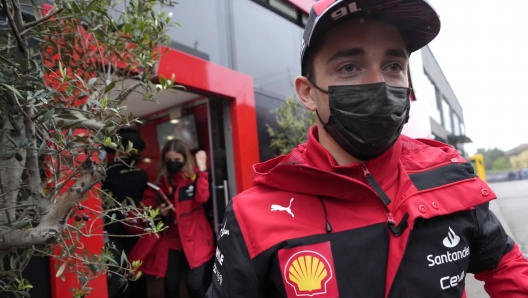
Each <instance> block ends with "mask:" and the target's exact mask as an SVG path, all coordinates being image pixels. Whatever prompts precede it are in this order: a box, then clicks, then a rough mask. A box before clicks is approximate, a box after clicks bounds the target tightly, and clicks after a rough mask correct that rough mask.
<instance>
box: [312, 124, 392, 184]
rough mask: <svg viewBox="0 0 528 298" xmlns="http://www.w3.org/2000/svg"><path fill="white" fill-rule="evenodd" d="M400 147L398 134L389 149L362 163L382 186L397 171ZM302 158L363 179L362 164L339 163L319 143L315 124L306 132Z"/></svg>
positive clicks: (335, 171)
mask: <svg viewBox="0 0 528 298" xmlns="http://www.w3.org/2000/svg"><path fill="white" fill-rule="evenodd" d="M401 148H402V140H401V136H400V137H399V138H398V140H397V141H396V143H394V145H393V146H392V147H391V148H390V149H389V150H387V151H386V152H385V153H383V154H382V155H380V156H378V157H376V158H374V159H372V160H369V161H367V162H365V163H364V164H365V165H366V166H367V168H368V170H369V171H370V173H371V174H372V176H374V178H375V179H376V181H378V183H379V184H380V185H382V186H383V185H384V184H386V183H387V182H389V181H391V180H393V178H394V177H395V176H396V174H397V173H398V163H399V162H400V154H401ZM304 159H305V161H306V163H307V164H309V165H310V166H312V167H315V168H318V169H321V170H323V171H326V172H331V173H336V174H339V175H344V176H347V177H350V178H354V179H357V180H360V181H364V172H363V166H362V165H361V164H358V163H352V164H348V165H339V164H338V163H337V161H336V160H335V158H334V157H333V156H332V155H331V154H330V152H328V150H326V149H325V148H324V147H323V146H322V145H321V143H319V133H318V129H317V126H315V125H314V126H312V128H311V129H310V131H309V133H308V141H307V143H306V150H305V151H304Z"/></svg>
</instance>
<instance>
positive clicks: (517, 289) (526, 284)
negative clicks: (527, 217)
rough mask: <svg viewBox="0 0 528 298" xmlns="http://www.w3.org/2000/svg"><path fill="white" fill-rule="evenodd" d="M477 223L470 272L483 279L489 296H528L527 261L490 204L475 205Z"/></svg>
mask: <svg viewBox="0 0 528 298" xmlns="http://www.w3.org/2000/svg"><path fill="white" fill-rule="evenodd" d="M475 217H476V220H477V222H478V230H477V231H476V233H477V235H476V239H475V240H474V241H473V242H472V243H471V254H470V263H469V270H468V271H469V272H471V273H475V278H476V279H477V280H480V281H483V282H484V283H485V284H484V289H485V290H486V292H487V293H488V294H489V295H490V297H491V298H502V297H518V298H528V261H527V260H526V259H525V258H524V256H523V254H522V253H521V251H520V250H519V247H518V246H517V244H515V242H514V241H513V240H512V239H511V238H510V237H509V236H508V235H506V232H505V231H504V229H503V228H502V225H501V223H500V222H499V220H498V219H497V217H496V216H495V214H493V212H491V211H490V210H489V203H486V204H482V205H479V206H477V207H476V208H475Z"/></svg>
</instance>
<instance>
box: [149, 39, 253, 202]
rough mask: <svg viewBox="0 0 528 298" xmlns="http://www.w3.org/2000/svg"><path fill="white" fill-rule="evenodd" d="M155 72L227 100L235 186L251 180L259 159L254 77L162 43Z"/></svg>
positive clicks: (242, 187) (240, 187)
mask: <svg viewBox="0 0 528 298" xmlns="http://www.w3.org/2000/svg"><path fill="white" fill-rule="evenodd" d="M162 51H164V54H163V56H162V58H161V61H160V66H159V69H158V74H159V75H163V76H165V77H166V78H171V77H172V75H173V74H174V76H175V84H180V85H183V86H185V88H186V89H187V90H188V91H190V92H196V93H200V94H204V95H214V96H218V97H222V98H225V99H226V100H228V101H229V109H230V116H231V119H230V125H231V127H230V128H231V133H232V146H233V161H234V169H235V173H234V175H235V177H236V190H237V193H240V192H242V191H244V190H246V189H248V188H250V187H251V186H252V185H253V184H252V167H253V164H255V163H258V162H259V147H258V137H257V117H256V111H255V93H254V89H253V78H252V77H251V76H249V75H246V74H243V73H240V72H237V71H235V70H232V69H229V68H226V67H223V66H221V65H218V64H215V63H212V62H210V61H206V60H203V59H200V58H197V57H194V56H192V55H189V54H186V53H183V52H180V51H177V50H174V49H171V48H168V47H165V48H163V49H162Z"/></svg>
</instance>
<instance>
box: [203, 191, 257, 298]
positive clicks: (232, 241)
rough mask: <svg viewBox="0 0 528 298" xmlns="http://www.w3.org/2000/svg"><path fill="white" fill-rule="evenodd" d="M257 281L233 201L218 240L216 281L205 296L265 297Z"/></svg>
mask: <svg viewBox="0 0 528 298" xmlns="http://www.w3.org/2000/svg"><path fill="white" fill-rule="evenodd" d="M258 281H259V279H258V278H257V275H256V273H255V270H254V268H253V263H252V261H251V259H250V257H249V252H248V249H247V246H246V243H245V242H244V237H243V236H242V232H241V230H240V226H239V223H238V220H237V218H236V217H235V213H234V212H233V207H232V201H231V202H229V204H228V205H227V209H226V212H225V216H224V223H223V224H222V227H221V232H220V238H218V248H217V251H216V257H215V262H214V267H213V282H212V284H211V287H210V288H209V290H208V291H207V294H206V296H207V297H208V298H242V297H244V298H247V297H252V298H259V297H265V296H264V295H265V294H264V293H263V292H262V291H261V290H259V283H258Z"/></svg>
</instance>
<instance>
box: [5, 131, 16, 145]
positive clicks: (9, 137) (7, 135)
mask: <svg viewBox="0 0 528 298" xmlns="http://www.w3.org/2000/svg"><path fill="white" fill-rule="evenodd" d="M5 136H6V137H7V139H8V140H9V142H11V143H13V145H15V146H17V143H16V142H15V140H14V139H13V138H12V137H11V136H10V135H9V134H8V133H7V134H5Z"/></svg>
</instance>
